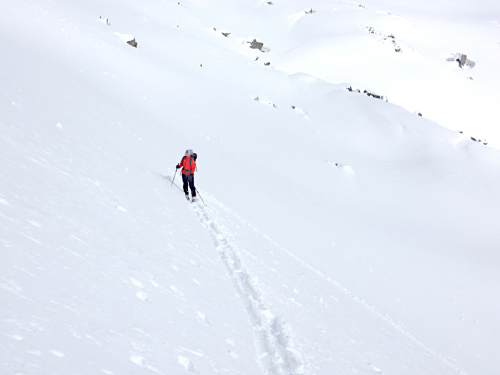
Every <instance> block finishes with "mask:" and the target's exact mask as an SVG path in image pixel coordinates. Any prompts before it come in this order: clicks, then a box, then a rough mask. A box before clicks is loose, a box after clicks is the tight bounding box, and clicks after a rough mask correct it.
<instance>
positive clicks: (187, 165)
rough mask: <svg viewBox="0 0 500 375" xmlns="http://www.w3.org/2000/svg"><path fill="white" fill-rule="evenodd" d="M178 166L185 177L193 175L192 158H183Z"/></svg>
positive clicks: (194, 165)
mask: <svg viewBox="0 0 500 375" xmlns="http://www.w3.org/2000/svg"><path fill="white" fill-rule="evenodd" d="M179 165H180V166H181V167H182V173H184V174H185V175H188V174H194V171H195V169H196V161H195V160H194V158H193V157H192V156H183V157H182V160H181V162H180V163H179Z"/></svg>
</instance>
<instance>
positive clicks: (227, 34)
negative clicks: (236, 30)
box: [222, 33, 231, 38]
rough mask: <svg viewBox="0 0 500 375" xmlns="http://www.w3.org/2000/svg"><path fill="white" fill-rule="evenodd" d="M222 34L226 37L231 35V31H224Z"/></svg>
mask: <svg viewBox="0 0 500 375" xmlns="http://www.w3.org/2000/svg"><path fill="white" fill-rule="evenodd" d="M222 35H224V36H225V37H226V38H227V37H228V36H229V35H231V33H222Z"/></svg>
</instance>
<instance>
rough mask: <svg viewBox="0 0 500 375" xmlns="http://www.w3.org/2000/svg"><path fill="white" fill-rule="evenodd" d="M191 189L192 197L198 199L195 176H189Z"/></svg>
mask: <svg viewBox="0 0 500 375" xmlns="http://www.w3.org/2000/svg"><path fill="white" fill-rule="evenodd" d="M188 181H189V188H190V189H191V196H192V197H196V188H195V187H194V174H191V175H189V177H188Z"/></svg>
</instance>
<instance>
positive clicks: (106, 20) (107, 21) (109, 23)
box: [99, 16, 111, 26]
mask: <svg viewBox="0 0 500 375" xmlns="http://www.w3.org/2000/svg"><path fill="white" fill-rule="evenodd" d="M99 19H100V20H101V21H103V22H106V25H108V26H111V22H109V19H108V18H106V19H104V18H102V17H101V16H99Z"/></svg>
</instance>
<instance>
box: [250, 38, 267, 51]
mask: <svg viewBox="0 0 500 375" xmlns="http://www.w3.org/2000/svg"><path fill="white" fill-rule="evenodd" d="M263 47H264V43H261V42H257V39H254V40H253V41H252V42H251V43H250V48H252V49H258V50H261V51H262V48H263Z"/></svg>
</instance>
